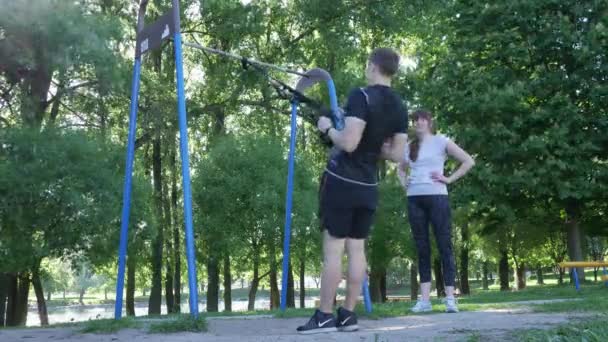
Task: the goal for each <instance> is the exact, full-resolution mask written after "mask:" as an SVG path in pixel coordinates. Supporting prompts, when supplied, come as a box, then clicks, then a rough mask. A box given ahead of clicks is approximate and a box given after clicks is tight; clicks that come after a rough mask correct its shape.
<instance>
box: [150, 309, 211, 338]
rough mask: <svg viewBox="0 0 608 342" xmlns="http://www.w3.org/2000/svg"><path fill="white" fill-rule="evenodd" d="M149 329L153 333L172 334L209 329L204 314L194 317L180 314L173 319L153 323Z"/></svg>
mask: <svg viewBox="0 0 608 342" xmlns="http://www.w3.org/2000/svg"><path fill="white" fill-rule="evenodd" d="M148 331H149V332H150V333H152V334H171V333H179V332H185V331H189V332H205V331H207V321H206V320H205V318H204V317H203V316H199V317H198V318H192V316H190V315H189V314H187V315H180V316H177V317H175V318H173V319H168V320H163V321H161V322H158V323H151V324H150V327H149V328H148Z"/></svg>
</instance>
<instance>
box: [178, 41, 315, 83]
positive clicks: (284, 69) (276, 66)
mask: <svg viewBox="0 0 608 342" xmlns="http://www.w3.org/2000/svg"><path fill="white" fill-rule="evenodd" d="M182 44H183V45H186V46H189V47H193V48H195V49H199V50H203V51H207V52H209V53H213V54H216V55H220V56H224V57H228V58H232V59H236V60H239V61H242V60H243V59H245V60H247V63H251V64H255V65H259V66H261V67H264V68H268V69H274V70H278V71H282V72H285V73H288V74H294V75H298V76H302V77H308V76H307V75H306V74H305V73H303V72H300V71H295V70H291V69H287V68H284V67H281V66H278V65H274V64H270V63H264V62H260V61H256V60H253V59H249V58H246V57H241V56H239V55H235V54H233V53H229V52H226V51H222V50H217V49H212V48H208V47H206V46H202V45H200V44H195V43H188V42H183V43H182Z"/></svg>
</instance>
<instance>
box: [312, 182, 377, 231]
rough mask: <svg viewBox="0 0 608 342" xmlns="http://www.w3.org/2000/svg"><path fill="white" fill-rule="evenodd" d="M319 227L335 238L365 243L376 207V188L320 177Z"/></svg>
mask: <svg viewBox="0 0 608 342" xmlns="http://www.w3.org/2000/svg"><path fill="white" fill-rule="evenodd" d="M319 197H320V198H319V214H320V218H321V226H322V228H323V229H327V231H328V232H329V234H330V235H331V236H333V237H336V238H351V239H366V238H367V237H368V236H369V233H370V230H371V226H372V223H373V221H374V214H375V212H376V206H377V204H378V187H377V186H370V185H361V184H356V183H352V182H348V181H347V180H343V179H340V178H338V177H336V176H334V175H331V174H328V173H327V172H324V173H323V176H322V178H321V187H320V189H319Z"/></svg>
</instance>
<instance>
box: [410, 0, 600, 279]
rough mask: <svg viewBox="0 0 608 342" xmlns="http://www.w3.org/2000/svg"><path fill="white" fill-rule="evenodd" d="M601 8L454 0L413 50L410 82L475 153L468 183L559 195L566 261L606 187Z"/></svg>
mask: <svg viewBox="0 0 608 342" xmlns="http://www.w3.org/2000/svg"><path fill="white" fill-rule="evenodd" d="M607 8H608V4H607V3H605V2H579V1H574V0H573V1H560V2H556V1H552V0H543V1H519V2H508V3H507V2H504V3H492V4H486V3H475V2H470V1H464V0H463V1H454V2H452V3H449V4H447V5H446V6H445V7H444V8H443V10H442V12H441V13H442V15H441V17H442V20H443V25H440V26H433V30H431V31H428V32H427V34H428V36H429V37H430V39H424V40H423V41H422V46H421V48H420V52H421V53H420V60H419V61H420V68H419V73H418V75H419V76H420V78H419V80H420V83H418V84H417V85H416V87H418V88H417V89H418V91H419V94H420V96H421V98H422V99H423V101H422V102H423V103H424V104H425V105H426V106H429V107H431V108H433V109H435V110H436V111H437V112H438V113H441V114H442V118H443V120H444V122H445V123H446V124H448V125H449V126H450V127H452V128H453V130H454V132H458V136H459V139H460V140H461V141H462V142H463V144H464V145H465V146H466V147H467V148H468V149H470V150H471V151H474V152H475V153H476V154H478V158H477V159H478V160H477V165H478V168H477V169H478V171H477V172H475V173H474V174H475V175H476V177H475V181H474V182H473V183H474V187H475V188H477V189H478V190H479V191H478V192H479V194H480V195H482V194H483V193H484V191H485V193H486V194H488V189H491V192H489V194H491V196H490V197H494V203H509V205H514V204H518V205H525V203H533V202H534V201H546V200H548V199H549V200H553V201H554V202H555V203H559V205H560V206H561V208H562V209H563V210H564V213H565V215H564V216H563V219H562V224H563V225H565V226H566V230H567V234H568V252H569V257H570V259H571V260H582V258H583V255H582V249H581V226H580V221H581V213H582V210H583V208H584V203H586V202H589V201H591V200H593V199H594V198H597V197H601V196H603V194H604V193H605V191H606V189H605V188H604V185H605V184H606V182H605V181H604V180H605V179H606V172H607V171H606V168H605V166H604V165H603V163H604V162H603V161H605V160H606V152H605V151H606V148H605V147H606V146H607V138H606V135H605V134H603V133H602V132H605V130H606V128H607V127H608V126H607V125H608V121H607V120H606V100H605V98H604V97H602V96H600V95H599V94H601V93H602V92H603V91H605V89H606V88H607V86H608V77H607V75H608V66H607V63H606V60H605V53H604V51H605V50H606V48H607V40H606V34H607V33H606V32H607V31H606V26H607V24H608V22H607V18H606V15H605V14H606V10H607ZM441 37H443V39H441ZM439 42H441V43H439ZM485 197H488V196H485ZM578 274H579V276H580V277H581V278H582V277H584V273H583V272H582V271H579V272H578Z"/></svg>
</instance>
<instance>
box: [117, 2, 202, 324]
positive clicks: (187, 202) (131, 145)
mask: <svg viewBox="0 0 608 342" xmlns="http://www.w3.org/2000/svg"><path fill="white" fill-rule="evenodd" d="M146 5H147V1H142V5H141V7H140V11H139V18H138V25H137V26H138V32H141V31H142V29H143V24H144V23H143V19H144V15H145V6H146ZM172 11H173V16H174V24H175V30H174V32H175V34H174V36H173V42H174V43H173V46H174V48H175V74H176V79H177V82H176V83H177V110H178V119H179V132H180V154H181V161H182V178H183V189H184V223H185V226H186V232H185V235H186V258H187V260H188V286H189V291H190V293H189V294H190V303H189V304H190V315H192V316H193V317H195V318H196V317H198V285H197V279H196V262H195V260H196V259H195V254H194V233H193V227H192V226H193V224H192V192H191V189H190V160H189V153H188V127H187V125H188V122H187V118H186V97H185V91H184V70H183V57H182V38H181V32H180V31H181V29H180V10H179V0H173V8H172ZM140 77H141V56H140V55H139V54H137V53H136V57H135V66H134V69H133V84H132V88H131V108H130V114H129V137H128V143H127V162H126V170H125V183H124V190H123V206H122V221H121V228H120V243H119V248H118V275H117V281H116V304H115V307H114V317H115V319H120V318H121V317H122V297H123V290H124V278H125V259H126V255H127V245H128V237H129V213H130V210H131V183H132V178H133V159H134V154H135V130H136V126H137V100H138V95H139V81H140Z"/></svg>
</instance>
